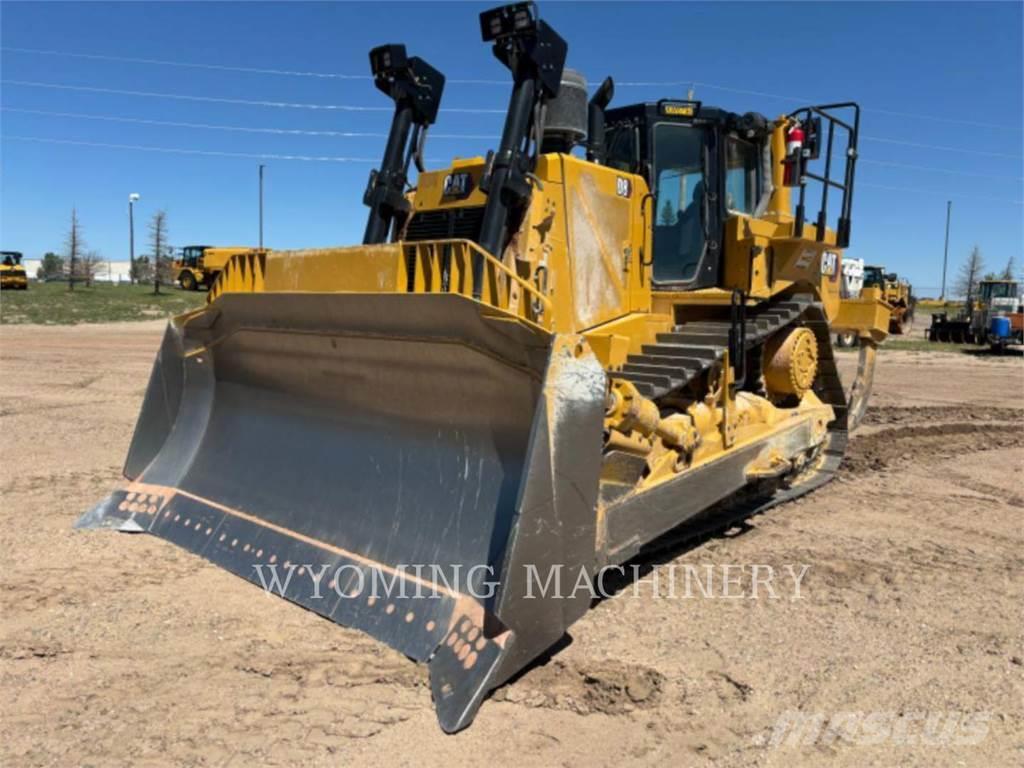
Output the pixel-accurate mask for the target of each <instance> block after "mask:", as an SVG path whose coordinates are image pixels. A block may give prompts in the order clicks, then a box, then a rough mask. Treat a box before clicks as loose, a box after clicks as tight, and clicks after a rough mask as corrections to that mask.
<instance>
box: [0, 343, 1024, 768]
mask: <svg viewBox="0 0 1024 768" xmlns="http://www.w3.org/2000/svg"><path fill="white" fill-rule="evenodd" d="M161 331H162V323H144V324H122V325H117V324H114V325H106V326H80V327H61V328H41V327H33V326H21V327H12V328H4V329H3V331H2V351H0V371H2V376H0V440H2V443H0V450H2V455H3V467H4V471H3V475H2V480H0V482H2V510H0V512H2V514H0V551H2V552H3V554H4V558H3V565H2V572H0V573H2V577H0V611H2V614H0V615H2V622H0V690H2V691H3V703H2V705H0V765H2V766H15V765H57V766H68V765H126V764H132V765H147V764H152V765H166V764H176V765H216V766H224V765H230V766H232V767H235V766H248V765H256V764H273V765H298V764H301V765H303V766H327V765H332V766H333V765H338V766H341V765H345V766H348V765H375V766H380V765H410V766H411V765H417V766H418V765H457V764H471V763H475V762H482V763H484V764H493V765H503V764H508V763H515V764H516V765H518V766H531V765H545V766H549V765H564V766H575V765H587V766H601V765H626V764H634V763H637V764H644V765H710V764H715V765H787V766H788V765H820V764H822V763H824V762H826V761H827V762H834V763H838V764H840V765H849V766H863V765H894V764H911V765H913V764H917V765H929V766H931V765H969V766H1001V765H1011V764H1014V765H1020V764H1022V763H1024V570H1022V569H1024V525H1022V520H1024V483H1022V469H1024V430H1022V424H1024V411H1022V410H1020V408H1021V395H1022V389H1024V386H1022V385H1024V360H1022V359H1021V358H1019V357H1017V358H992V357H987V356H979V357H971V356H967V355H952V354H943V353H932V352H927V353H913V352H895V351H893V352H888V351H886V352H883V353H882V354H881V355H880V359H879V367H878V375H877V378H876V389H875V398H874V400H873V404H874V405H873V408H872V410H871V411H870V412H869V417H868V420H867V422H866V424H865V425H864V427H863V428H862V430H861V431H860V432H859V433H858V436H857V437H856V438H855V440H854V441H853V443H852V445H851V450H850V457H849V459H848V460H847V463H846V466H845V469H844V470H843V474H842V477H841V479H840V480H839V481H837V482H834V483H832V484H831V485H829V486H827V487H825V488H824V489H822V490H820V491H818V492H817V493H815V494H813V495H811V496H808V497H805V498H804V499H801V500H798V501H796V502H793V503H790V504H787V505H785V506H783V507H780V508H778V509H775V510H773V511H771V512H770V513H768V514H767V515H763V516H761V517H758V518H756V519H754V520H752V521H750V524H749V526H746V527H744V528H741V529H734V530H733V531H731V532H730V533H728V534H726V535H722V536H719V537H716V538H712V539H710V540H706V541H704V542H703V543H700V544H697V545H691V546H689V547H687V548H678V549H676V550H672V551H668V552H667V553H662V554H661V555H659V556H658V557H655V558H652V559H651V560H650V562H649V565H651V566H652V567H653V569H654V570H653V573H657V574H662V575H664V576H665V578H666V579H668V578H669V577H668V574H669V573H670V568H671V566H679V565H681V564H682V565H685V564H690V565H694V566H698V567H701V566H706V565H711V566H715V567H720V566H722V565H730V564H750V563H757V564H768V565H773V566H774V567H776V568H778V569H782V568H784V567H785V566H787V565H791V566H796V567H800V566H802V565H807V566H809V568H808V570H807V572H806V576H805V578H804V579H803V582H802V585H801V586H802V588H801V599H798V600H795V599H791V598H792V592H791V591H788V592H786V593H785V594H784V595H783V596H782V597H781V598H780V599H775V600H773V599H765V598H763V597H762V598H761V599H726V598H722V597H703V596H700V595H699V594H698V596H697V597H695V598H692V599H686V598H679V597H676V598H674V599H672V598H667V597H664V596H661V597H655V596H654V595H653V589H652V588H650V587H646V588H641V589H640V590H639V596H634V594H633V590H632V589H631V588H626V589H624V590H623V591H622V592H620V593H619V594H618V595H617V596H616V597H614V598H611V599H608V600H604V601H603V602H601V603H600V604H599V605H597V606H596V608H595V609H594V610H592V611H591V612H590V613H589V614H588V615H587V616H586V617H585V618H583V619H582V620H581V621H580V622H578V623H577V624H576V625H574V626H573V628H572V630H571V635H572V637H571V642H569V643H568V645H566V646H565V647H563V648H562V649H561V650H559V651H558V652H557V653H556V654H555V655H553V657H552V658H550V659H549V660H548V661H547V662H546V663H540V664H537V665H535V666H534V667H532V668H531V669H530V670H529V671H528V672H526V674H524V675H522V676H521V677H520V678H519V679H517V680H516V681H515V682H513V683H511V684H510V685H507V686H505V687H503V688H501V689H499V690H498V691H496V692H495V694H494V695H493V697H492V698H491V699H490V700H489V701H487V702H485V703H484V705H483V707H482V709H481V711H480V714H479V716H478V717H477V719H476V722H475V723H474V724H473V725H472V726H471V727H470V728H469V729H468V730H466V731H464V732H462V733H460V734H458V735H456V736H445V735H443V734H442V733H441V731H440V730H439V728H438V726H437V723H436V720H435V716H434V713H433V709H432V706H431V701H430V691H429V687H428V685H427V678H426V672H425V668H423V667H420V666H417V665H415V664H414V663H412V662H411V661H408V660H407V659H406V658H405V657H403V656H402V655H400V654H398V653H396V652H394V651H391V650H389V649H388V648H386V647H385V646H383V645H381V644H378V643H377V642H375V641H373V640H371V639H370V638H368V637H366V636H364V635H362V634H360V633H358V632H356V631H352V630H348V629H344V628H341V627H339V626H336V625H334V624H332V623H330V622H328V621H325V620H323V619H321V618H319V617H317V616H316V615H314V614H312V613H310V612H307V611H304V610H303V609H301V608H299V607H296V606H294V605H291V604H289V603H286V602H285V601H283V600H280V599H277V598H270V597H268V596H265V595H264V594H262V593H261V592H260V591H259V590H258V589H257V588H255V587H253V586H251V585H249V584H248V583H246V582H244V581H242V580H241V579H238V578H236V577H234V576H232V575H230V574H228V573H226V572H224V571H221V570H219V569H217V568H215V567H213V566H212V565H209V564H207V563H206V562H205V561H203V560H201V559H200V558H198V557H195V556H193V555H190V554H188V553H186V552H185V551H183V550H180V549H178V548H176V547H174V546H173V545H171V544H170V543H168V542H166V541H162V540H159V539H156V538H152V537H148V536H125V535H118V534H114V533H105V532H80V531H73V530H72V528H71V525H72V523H73V522H74V520H75V519H76V518H77V517H78V515H79V514H80V513H81V512H83V511H84V510H86V509H87V508H88V507H90V506H91V505H92V504H93V503H94V502H96V501H97V500H99V499H100V498H102V497H103V496H105V495H106V494H107V493H108V492H109V491H110V490H112V489H113V488H114V486H115V485H116V484H117V483H118V480H119V475H120V467H121V463H122V461H123V458H124V455H125V452H126V449H127V446H128V442H129V439H130V437H131V430H132V427H133V425H134V420H135V416H136V414H137V411H138V408H139V405H140V402H141V398H142V394H143V391H144V388H145V386H146V382H147V378H148V375H149V369H150V364H151V362H152V358H153V355H154V352H155V350H156V346H157V343H158V340H159V337H160V334H161ZM853 361H854V358H853V357H852V356H844V357H843V365H844V369H845V370H849V367H850V365H851V364H852V363H853ZM648 578H650V577H648ZM641 587H643V585H641ZM793 713H798V714H800V715H806V716H812V717H813V716H818V715H821V716H822V717H824V718H825V719H826V721H827V722H830V723H832V724H833V725H834V724H835V722H836V719H835V718H836V716H837V715H843V714H844V713H847V714H849V713H858V714H859V715H864V716H867V715H870V714H872V713H874V714H875V715H876V716H878V717H881V718H882V720H883V721H884V722H887V723H892V724H893V725H892V728H891V730H882V731H881V736H880V737H879V738H877V739H874V740H872V739H866V738H863V732H858V733H860V734H861V737H858V738H852V737H851V738H831V739H829V738H818V739H813V738H811V739H810V740H808V741H805V742H803V743H797V742H798V741H799V740H797V741H787V740H786V739H785V738H783V737H785V736H787V734H788V733H789V732H788V731H786V730H784V729H783V730H779V728H780V726H779V723H780V722H782V723H785V722H787V721H786V718H787V717H790V718H792V717H793V716H794V714H793ZM930 716H931V717H939V718H940V720H941V718H943V717H945V718H946V720H945V722H947V724H948V722H950V718H953V720H952V722H953V726H957V724H958V723H960V731H959V733H961V735H962V734H963V732H964V729H965V728H966V730H967V731H970V732H971V733H973V734H974V735H975V737H976V738H973V739H968V741H974V742H977V743H974V744H945V745H942V744H939V743H937V742H941V741H943V739H942V738H938V737H934V738H928V737H926V736H922V735H921V728H922V722H925V723H928V722H930V721H929V720H928V719H927V718H928V717H930ZM885 718H890V719H889V720H886V719H885ZM957 718H962V719H960V720H957ZM964 723H967V724H968V725H966V726H965V725H963V724H964ZM971 723H973V726H971V725H970V724H971ZM972 727H973V731H972V730H971V728H972ZM901 729H902V730H901ZM932 731H934V728H933V729H932ZM908 734H909V735H908ZM855 735H856V734H855ZM933 735H934V734H933ZM946 741H948V739H946ZM810 742H813V743H810Z"/></svg>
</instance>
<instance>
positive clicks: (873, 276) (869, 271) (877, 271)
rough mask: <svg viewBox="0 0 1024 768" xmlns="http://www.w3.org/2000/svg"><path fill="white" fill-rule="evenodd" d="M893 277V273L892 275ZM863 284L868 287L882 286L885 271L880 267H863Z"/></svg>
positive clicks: (883, 284) (883, 285)
mask: <svg viewBox="0 0 1024 768" xmlns="http://www.w3.org/2000/svg"><path fill="white" fill-rule="evenodd" d="M893 279H895V275H893ZM864 286H865V287H868V288H884V287H885V272H884V270H883V269H882V267H864Z"/></svg>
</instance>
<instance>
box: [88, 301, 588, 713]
mask: <svg viewBox="0 0 1024 768" xmlns="http://www.w3.org/2000/svg"><path fill="white" fill-rule="evenodd" d="M605 384H606V379H605V374H604V371H603V370H602V368H601V366H600V364H599V363H598V361H597V359H596V358H595V357H594V356H593V354H592V353H591V352H590V351H589V350H588V348H587V347H586V345H585V344H583V343H582V341H581V339H580V338H579V337H576V336H571V335H553V334H549V333H547V332H545V331H542V330H540V329H538V328H535V327H532V326H527V325H526V324H523V323H521V322H518V321H515V320H512V319H510V318H509V317H508V316H506V315H503V314H500V313H499V312H497V311H496V310H492V309H489V308H488V307H486V306H484V305H481V304H479V303H477V302H474V301H471V300H469V299H466V298H463V297H461V296H457V295H450V294H432V295H431V294H427V295H390V294H356V293H353V294H316V293H306V294H299V293H253V294H225V295H223V296H221V297H219V298H218V299H217V301H215V302H214V303H212V304H211V305H210V306H209V307H208V308H207V309H205V310H203V311H201V312H198V313H195V314H192V315H186V316H183V317H182V318H177V319H176V320H174V321H172V323H171V324H170V325H169V326H168V329H167V332H166V334H165V337H164V340H163V343H162V345H161V347H160V351H159V354H158V356H157V360H156V363H155V365H154V367H153V372H152V375H151V378H150V382H149V387H148V389H147V392H146V395H145V399H144V403H143V407H142V412H141V414H140V416H139V420H138V424H137V426H136V431H135V434H134V437H133V439H132V443H131V447H130V450H129V454H128V458H127V461H126V464H125V475H126V477H128V478H129V480H130V481H131V482H130V484H129V485H128V486H127V487H125V488H123V489H121V490H118V491H116V492H115V493H113V494H112V495H111V496H109V497H108V498H107V499H105V500H104V501H103V502H101V503H100V504H99V505H97V507H96V508H95V509H93V510H91V511H90V512H88V513H86V514H85V515H84V516H83V517H82V518H81V519H80V521H79V523H78V525H79V526H80V527H85V528H98V527H109V528H117V529H121V530H144V531H146V532H148V533H151V534H153V535H156V536H159V537H162V538H165V539H167V540H169V541H172V542H174V543H175V544H177V545H179V546H181V547H183V548H185V549H187V550H189V551H191V552H194V553H196V554H198V555H200V556H202V557H204V558H205V559H207V560H209V561H211V562H213V563H215V564H217V565H219V566H221V567H223V568H225V569H227V570H228V571H231V572H232V573H235V574H237V575H239V576H242V577H243V578H245V579H247V580H249V581H250V582H253V583H255V584H259V585H260V586H262V587H263V588H264V589H265V590H268V591H272V592H276V593H278V594H280V595H282V596H283V597H285V598H287V599H289V600H291V601H293V602H296V603H298V604H300V605H302V606H304V607H306V608H308V609H311V610H313V611H315V612H316V613H318V614H320V615H322V616H325V617H327V618H329V619H331V620H333V621H335V622H337V623H339V624H343V625H345V626H349V627H354V628H357V629H360V630H363V631H365V632H367V633H368V634H370V635H372V636H373V637H375V638H378V639H380V640H382V641H383V642H385V643H387V644H388V645H389V646H391V647H392V648H395V649H397V650H398V651H400V652H402V653H404V654H406V655H408V656H410V657H412V658H413V659H415V660H418V661H426V662H428V667H429V672H430V679H431V689H432V692H433V697H434V701H435V707H436V709H437V715H438V719H439V721H440V724H441V726H442V728H443V729H444V730H445V731H449V732H452V731H457V730H459V729H461V728H464V727H465V726H466V725H468V724H469V723H470V722H471V721H472V719H473V717H474V715H475V713H476V711H477V708H478V707H479V705H480V703H481V701H482V700H483V698H484V697H485V696H486V694H487V693H488V692H489V691H490V690H492V689H493V688H494V687H496V686H498V685H500V684H501V683H502V682H504V681H505V680H507V679H508V678H509V677H510V676H512V675H513V674H515V673H516V672H517V671H519V670H520V669H522V668H523V667H524V666H525V665H527V664H528V663H529V662H530V661H531V660H533V659H534V658H535V657H537V656H538V655H540V654H541V653H543V652H544V651H545V650H546V649H548V648H549V647H550V646H551V645H553V644H554V643H556V642H557V641H558V640H559V639H560V638H561V637H562V636H563V634H564V632H565V630H566V628H567V627H568V626H569V625H570V624H571V623H572V622H573V621H575V620H576V619H577V618H578V617H579V616H581V615H582V614H583V613H585V612H586V610H587V608H588V606H589V599H590V598H589V594H585V593H582V594H579V595H578V596H576V595H570V596H568V597H567V598H565V599H562V596H561V595H550V594H549V595H539V596H538V595H534V594H532V592H533V590H534V589H535V586H534V584H532V583H531V576H532V574H531V569H535V570H536V573H537V574H541V575H543V574H544V573H545V571H546V570H547V571H550V569H552V568H563V567H568V568H573V569H576V568H579V569H584V570H588V571H589V570H591V569H593V568H594V565H595V558H596V556H595V537H596V521H595V508H596V503H597V489H598V476H599V466H600V450H601V429H602V418H603V410H604V394H605ZM575 573H576V571H575V570H573V571H572V574H573V576H575ZM584 592H585V591H584Z"/></svg>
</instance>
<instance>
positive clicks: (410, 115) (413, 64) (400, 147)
mask: <svg viewBox="0 0 1024 768" xmlns="http://www.w3.org/2000/svg"><path fill="white" fill-rule="evenodd" d="M370 66H371V68H372V70H373V79H374V83H375V84H376V86H377V88H378V89H379V90H381V91H383V92H384V93H386V94H387V95H388V96H390V97H391V98H392V99H393V100H394V102H395V114H394V117H393V118H392V120H391V131H390V132H389V134H388V142H387V145H386V146H385V147H384V159H383V160H382V161H381V166H380V169H379V170H375V171H372V172H371V173H370V181H369V183H368V184H367V187H366V193H365V194H364V195H363V203H365V204H366V205H368V206H369V207H370V216H369V219H368V220H367V222H366V232H365V234H364V235H363V243H364V244H372V243H383V242H387V239H388V234H389V233H390V231H391V225H392V223H393V222H394V220H395V219H396V218H397V217H398V216H404V215H406V214H407V213H408V211H409V201H408V200H406V199H405V182H406V179H407V178H408V173H409V161H410V160H412V159H413V158H415V160H416V167H417V168H418V169H419V170H421V171H422V170H423V141H424V138H425V136H426V130H427V126H429V125H431V124H432V123H433V122H434V120H436V119H437V110H438V107H439V106H440V104H441V93H442V91H443V90H444V75H442V74H441V73H440V72H438V71H437V70H436V69H434V68H433V67H431V66H430V65H429V64H427V62H425V61H424V60H423V59H421V58H419V57H418V56H412V57H409V56H407V55H406V53H405V46H404V45H382V46H379V47H377V48H374V49H373V50H372V51H370Z"/></svg>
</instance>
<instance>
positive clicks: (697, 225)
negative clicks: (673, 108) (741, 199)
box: [654, 123, 705, 282]
mask: <svg viewBox="0 0 1024 768" xmlns="http://www.w3.org/2000/svg"><path fill="white" fill-rule="evenodd" d="M703 149H704V134H703V131H702V130H701V129H700V128H694V127H692V126H688V125H675V124H672V123H662V124H660V125H656V126H655V127H654V164H655V172H654V187H655V191H654V195H655V210H656V214H655V219H654V279H655V280H656V281H659V282H688V281H690V280H693V279H694V277H696V276H697V270H698V268H699V267H700V262H701V258H702V257H703V255H704V227H705V220H704V216H705V211H704V152H703Z"/></svg>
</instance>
